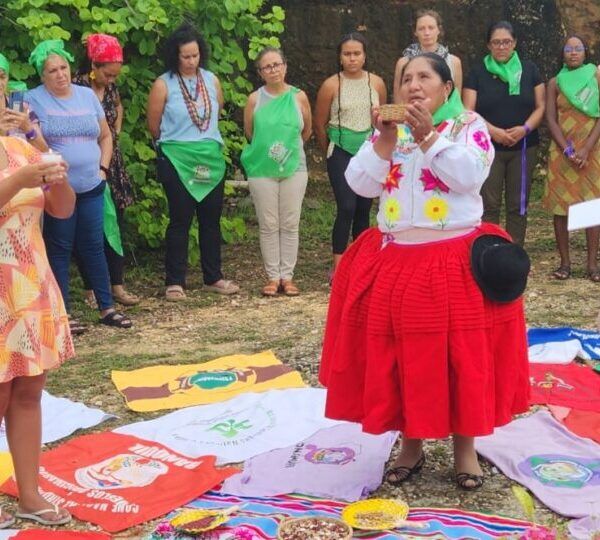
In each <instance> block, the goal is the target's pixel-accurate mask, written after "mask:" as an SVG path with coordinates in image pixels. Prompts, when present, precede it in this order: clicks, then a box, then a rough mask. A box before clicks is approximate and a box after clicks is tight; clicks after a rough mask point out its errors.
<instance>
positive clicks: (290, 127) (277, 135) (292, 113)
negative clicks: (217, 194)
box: [241, 87, 302, 178]
mask: <svg viewBox="0 0 600 540" xmlns="http://www.w3.org/2000/svg"><path fill="white" fill-rule="evenodd" d="M298 92H299V90H298V89H297V88H293V87H292V88H290V89H289V90H288V91H287V92H284V93H283V94H281V95H279V96H277V97H276V98H273V99H272V100H270V101H269V102H268V103H266V104H265V105H264V106H262V107H259V108H258V109H257V110H256V111H255V112H254V117H253V129H252V131H253V133H252V142H251V143H250V144H248V145H246V146H245V147H244V150H243V151H242V155H241V162H242V166H243V167H244V170H245V171H246V176H247V177H248V178H288V177H289V176H292V174H294V173H295V172H296V171H297V170H298V165H299V163H300V145H301V144H302V143H301V142H300V135H301V133H302V129H301V128H300V117H299V116H298V105H297V104H296V94H297V93H298Z"/></svg>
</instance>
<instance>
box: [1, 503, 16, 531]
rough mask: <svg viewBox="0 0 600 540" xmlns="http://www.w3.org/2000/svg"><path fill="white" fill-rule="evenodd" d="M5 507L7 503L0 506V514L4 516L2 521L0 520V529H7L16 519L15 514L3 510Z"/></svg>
mask: <svg viewBox="0 0 600 540" xmlns="http://www.w3.org/2000/svg"><path fill="white" fill-rule="evenodd" d="M7 507H8V505H6V504H3V505H2V506H0V516H1V517H3V518H5V519H4V520H3V521H0V529H8V528H10V527H12V526H13V525H14V524H15V521H17V520H16V518H15V516H13V515H12V514H9V513H8V512H6V511H5V510H6V508H7Z"/></svg>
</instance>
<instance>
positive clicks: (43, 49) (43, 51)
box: [29, 39, 75, 75]
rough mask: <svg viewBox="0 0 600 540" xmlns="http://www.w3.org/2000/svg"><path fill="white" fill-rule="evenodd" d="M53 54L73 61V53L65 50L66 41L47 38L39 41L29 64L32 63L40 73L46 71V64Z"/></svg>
mask: <svg viewBox="0 0 600 540" xmlns="http://www.w3.org/2000/svg"><path fill="white" fill-rule="evenodd" d="M51 54H58V56H62V57H63V58H64V59H65V60H66V61H67V62H73V60H75V58H74V57H73V55H72V54H71V53H70V52H68V51H66V50H65V42H64V41H63V40H62V39H47V40H46V41H42V42H41V43H39V44H38V45H37V46H36V47H35V49H33V51H31V54H30V55H29V64H31V65H32V66H33V67H34V68H35V70H36V71H37V74H38V75H41V74H42V72H43V71H44V64H45V63H46V60H47V59H48V57H49V56H50V55H51Z"/></svg>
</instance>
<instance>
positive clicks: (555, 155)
mask: <svg viewBox="0 0 600 540" xmlns="http://www.w3.org/2000/svg"><path fill="white" fill-rule="evenodd" d="M556 110H557V113H558V125H559V126H560V128H561V129H562V131H563V133H564V134H565V137H566V138H567V139H570V140H571V141H573V146H574V147H575V150H579V149H580V148H581V147H582V146H583V144H584V143H585V140H586V139H587V136H588V135H589V134H590V132H591V131H592V129H594V126H595V125H596V120H597V119H596V118H591V117H589V116H587V115H586V114H584V113H582V112H581V111H578V110H577V109H576V108H575V107H573V105H571V104H570V103H569V101H568V100H567V98H566V97H565V96H564V95H563V94H562V93H561V92H560V91H559V93H558V97H557V99H556ZM598 197H600V143H596V146H594V149H593V150H592V151H591V152H590V154H589V157H588V162H587V165H586V166H585V167H584V168H583V169H578V168H577V167H576V166H575V164H574V163H573V162H571V161H570V160H569V159H568V158H567V157H566V156H565V155H563V153H562V151H561V150H560V148H559V147H558V145H557V144H556V142H554V140H553V141H552V142H551V143H550V155H549V156H548V181H547V182H546V186H545V190H544V199H543V204H544V207H545V208H546V209H547V210H548V211H550V212H552V214H553V215H556V216H566V215H567V214H568V209H569V205H571V204H575V203H578V202H582V201H588V200H590V199H597V198H598Z"/></svg>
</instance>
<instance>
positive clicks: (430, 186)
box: [419, 169, 450, 193]
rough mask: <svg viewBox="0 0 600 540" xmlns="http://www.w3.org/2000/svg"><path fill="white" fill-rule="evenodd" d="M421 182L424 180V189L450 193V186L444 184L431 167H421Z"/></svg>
mask: <svg viewBox="0 0 600 540" xmlns="http://www.w3.org/2000/svg"><path fill="white" fill-rule="evenodd" d="M419 180H421V182H423V191H433V190H437V191H443V192H444V193H448V192H449V191H450V188H449V187H448V186H447V185H446V184H444V182H442V181H441V180H440V179H439V178H438V177H437V176H436V175H435V174H433V173H432V172H431V169H421V178H419Z"/></svg>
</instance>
